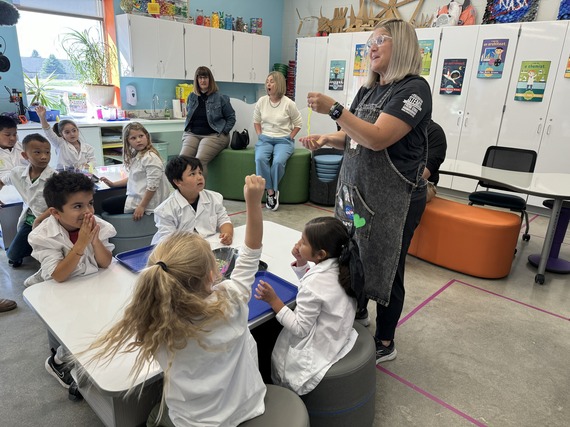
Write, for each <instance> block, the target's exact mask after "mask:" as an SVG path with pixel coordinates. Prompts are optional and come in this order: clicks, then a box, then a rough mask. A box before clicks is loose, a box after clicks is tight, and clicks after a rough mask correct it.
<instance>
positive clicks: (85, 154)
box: [42, 128, 95, 170]
mask: <svg viewBox="0 0 570 427" xmlns="http://www.w3.org/2000/svg"><path fill="white" fill-rule="evenodd" d="M42 129H43V131H44V133H45V134H46V137H47V139H48V140H49V142H50V143H51V145H52V146H53V148H54V149H55V153H56V155H57V166H58V167H60V166H62V167H64V168H65V167H70V166H71V167H74V168H76V169H79V170H83V169H85V168H86V167H85V165H87V164H89V163H91V164H92V165H93V166H95V150H94V149H93V147H92V146H91V145H89V144H87V143H86V142H81V141H79V146H80V149H79V151H77V150H76V149H75V147H74V146H73V145H71V144H70V143H69V142H67V141H66V140H65V139H63V138H62V137H61V136H57V134H56V133H55V132H54V131H53V129H52V128H42Z"/></svg>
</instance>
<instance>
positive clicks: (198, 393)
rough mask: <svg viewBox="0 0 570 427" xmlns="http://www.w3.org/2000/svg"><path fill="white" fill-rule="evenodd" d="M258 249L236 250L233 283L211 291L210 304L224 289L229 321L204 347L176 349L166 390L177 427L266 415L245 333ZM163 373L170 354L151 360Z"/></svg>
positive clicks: (216, 327)
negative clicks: (229, 308) (156, 362)
mask: <svg viewBox="0 0 570 427" xmlns="http://www.w3.org/2000/svg"><path fill="white" fill-rule="evenodd" d="M260 256H261V249H256V250H253V249H250V248H248V247H246V246H245V245H244V246H243V247H242V248H241V250H240V256H239V257H238V259H237V261H236V266H235V269H234V271H233V273H232V276H231V280H224V281H223V282H221V283H220V284H218V285H216V286H214V288H213V293H212V294H211V295H210V296H209V297H208V298H207V299H208V300H211V301H212V302H214V301H215V300H216V299H217V298H218V295H219V293H220V292H222V291H223V290H227V292H228V294H229V296H230V299H231V303H232V309H231V311H230V312H229V313H227V319H220V320H219V321H218V322H216V323H214V324H210V325H208V329H209V330H210V331H211V332H209V333H206V334H205V335H204V338H203V344H202V345H203V347H202V346H200V345H199V344H198V343H197V342H196V341H195V340H191V341H189V342H188V344H187V345H186V347H185V348H184V349H182V350H177V351H176V353H175V355H174V360H173V362H172V367H171V368H170V373H169V376H170V385H169V387H168V388H167V389H166V390H165V392H166V405H167V406H168V410H169V416H170V419H171V420H172V422H173V423H174V424H175V425H176V426H201V427H205V426H222V427H229V426H237V425H239V424H241V423H242V422H244V421H246V420H249V419H251V418H254V417H257V416H259V415H261V414H263V412H265V404H264V402H263V399H264V397H265V392H266V387H265V384H264V383H263V379H262V378H261V374H260V373H259V368H258V362H257V344H256V342H255V340H254V339H253V337H252V336H251V333H250V331H249V328H248V325H247V323H248V320H247V319H248V315H249V307H248V301H249V299H250V297H251V285H252V283H253V280H254V276H255V273H256V272H257V267H258V263H259V258H260ZM155 357H156V359H157V360H158V363H159V364H160V366H161V367H162V369H163V370H166V368H167V366H168V355H167V352H166V350H165V349H164V348H161V349H160V350H159V352H158V354H156V355H155Z"/></svg>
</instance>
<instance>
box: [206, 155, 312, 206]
mask: <svg viewBox="0 0 570 427" xmlns="http://www.w3.org/2000/svg"><path fill="white" fill-rule="evenodd" d="M310 164H311V152H310V151H309V150H307V149H305V148H295V152H294V153H293V155H292V156H291V157H290V158H289V160H288V161H287V166H286V168H285V176H283V179H282V180H281V182H280V183H279V203H305V202H306V201H307V200H309V171H310ZM254 173H255V149H254V148H253V147H251V148H247V149H245V150H232V149H229V148H228V149H225V150H223V151H222V152H221V153H220V154H218V155H217V156H216V158H215V159H214V160H212V161H211V162H210V163H208V179H207V180H206V188H207V189H208V190H212V191H217V192H218V193H220V194H221V195H222V196H224V199H229V200H244V198H243V184H244V180H245V177H246V175H251V174H254Z"/></svg>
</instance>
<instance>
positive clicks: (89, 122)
mask: <svg viewBox="0 0 570 427" xmlns="http://www.w3.org/2000/svg"><path fill="white" fill-rule="evenodd" d="M71 120H73V121H74V122H75V123H76V124H77V126H78V127H80V128H81V127H111V126H123V125H124V124H126V123H131V122H139V123H141V124H143V125H145V126H148V125H149V124H156V125H165V124H172V125H173V124H179V125H180V126H181V127H182V126H184V121H185V120H186V119H159V120H150V119H142V118H141V119H139V118H136V119H131V120H115V121H107V120H94V119H77V120H76V119H73V118H72V119H71ZM49 123H50V125H51V126H53V124H54V123H55V122H49ZM41 128H42V125H41V124H40V123H37V122H32V121H29V122H28V123H26V124H25V125H18V130H36V129H37V130H41Z"/></svg>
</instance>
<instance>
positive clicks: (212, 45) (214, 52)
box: [184, 24, 233, 82]
mask: <svg viewBox="0 0 570 427" xmlns="http://www.w3.org/2000/svg"><path fill="white" fill-rule="evenodd" d="M184 63H185V68H186V79H188V80H193V79H194V74H195V72H196V69H197V68H198V67H200V66H206V67H208V68H209V69H210V70H211V71H212V74H213V75H214V78H215V79H216V81H217V82H231V81H232V63H233V52H232V32H231V31H226V30H220V29H217V28H210V27H203V26H201V25H191V24H184Z"/></svg>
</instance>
